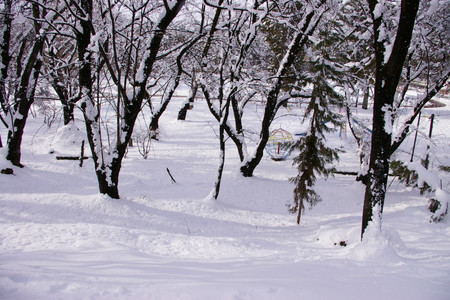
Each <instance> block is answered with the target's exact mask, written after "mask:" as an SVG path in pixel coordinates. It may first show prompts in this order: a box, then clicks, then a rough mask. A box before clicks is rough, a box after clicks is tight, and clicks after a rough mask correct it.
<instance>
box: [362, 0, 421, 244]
mask: <svg viewBox="0 0 450 300" xmlns="http://www.w3.org/2000/svg"><path fill="white" fill-rule="evenodd" d="M368 2H369V7H370V11H371V15H372V19H373V29H374V48H375V58H376V70H375V92H374V107H373V124H372V126H373V129H372V145H371V152H370V161H369V171H368V174H367V177H366V182H365V183H366V192H365V195H364V207H363V214H362V227H361V238H362V237H363V235H364V231H365V229H366V228H367V226H368V224H369V222H370V221H372V220H373V213H374V208H375V209H378V212H377V213H378V216H376V217H377V219H381V216H382V213H383V206H384V200H385V197H386V185H387V179H388V173H389V160H390V157H391V142H392V125H393V116H392V109H393V103H394V96H395V92H396V89H397V86H398V83H399V79H400V75H401V72H402V69H403V64H404V62H405V59H406V55H407V54H408V49H409V45H410V42H411V37H412V32H413V29H414V22H415V19H416V15H417V11H418V8H419V0H402V2H401V12H400V19H399V24H398V28H397V34H396V37H395V41H394V43H393V46H392V52H391V53H390V54H389V57H385V55H386V43H387V40H386V35H385V33H384V32H380V31H382V30H383V29H382V26H384V24H383V14H381V15H380V14H379V13H377V14H376V16H375V14H374V13H375V10H376V8H375V7H376V6H377V5H381V4H379V2H378V0H368ZM377 9H378V10H380V9H381V12H383V9H384V7H378V8H377ZM380 224H381V223H380Z"/></svg>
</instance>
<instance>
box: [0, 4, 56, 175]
mask: <svg viewBox="0 0 450 300" xmlns="http://www.w3.org/2000/svg"><path fill="white" fill-rule="evenodd" d="M42 3H44V4H45V1H44V2H42ZM1 9H2V11H1V13H0V14H1V16H0V17H1V21H0V26H1V28H0V35H1V37H2V40H1V43H0V52H1V53H0V59H1V61H0V69H1V70H0V88H1V92H0V105H1V113H0V120H1V121H2V123H3V124H4V125H5V126H6V128H7V129H8V136H7V140H6V145H7V147H8V151H7V154H6V159H7V160H9V161H10V162H11V163H12V164H13V165H15V166H19V167H23V165H22V163H21V144H22V136H23V132H24V128H25V124H26V121H27V118H28V113H29V110H30V108H31V105H32V104H33V102H34V95H35V91H36V86H37V83H38V78H39V74H40V71H41V67H42V55H41V54H42V51H43V48H44V45H45V39H46V32H47V30H48V28H47V27H46V26H43V25H42V23H41V22H40V20H41V19H43V18H44V17H45V16H46V10H45V9H44V8H42V7H41V6H40V5H39V4H38V3H37V2H32V3H29V2H26V1H24V2H22V1H19V2H17V3H13V1H5V2H4V3H3V4H2V7H1ZM19 11H20V12H21V13H22V14H23V15H24V16H25V17H26V21H25V22H24V23H21V24H17V23H18V22H22V21H21V20H20V21H17V22H14V16H15V14H16V13H18V12H19ZM19 28H20V29H19ZM13 35H14V36H13ZM11 63H12V64H13V65H12V64H11Z"/></svg>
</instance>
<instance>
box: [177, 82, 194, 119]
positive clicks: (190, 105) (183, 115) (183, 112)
mask: <svg viewBox="0 0 450 300" xmlns="http://www.w3.org/2000/svg"><path fill="white" fill-rule="evenodd" d="M197 90H198V85H197V84H194V86H193V87H192V88H191V91H190V93H189V96H188V98H187V99H186V101H185V102H184V105H183V106H182V107H181V108H180V111H179V112H178V117H177V120H180V121H184V120H186V114H187V111H188V110H190V109H192V108H193V107H194V100H195V96H196V95H197Z"/></svg>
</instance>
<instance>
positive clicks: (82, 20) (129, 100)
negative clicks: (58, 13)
mask: <svg viewBox="0 0 450 300" xmlns="http://www.w3.org/2000/svg"><path fill="white" fill-rule="evenodd" d="M184 2H185V1H184V0H178V1H170V2H168V1H163V3H162V4H161V5H157V6H152V5H150V1H138V2H130V3H122V2H115V3H112V2H111V1H107V4H106V5H105V7H104V9H102V7H97V6H95V7H94V6H93V3H92V1H91V0H81V1H71V2H70V3H69V2H67V5H68V6H67V7H68V9H70V10H71V12H72V15H73V16H75V18H76V20H77V22H78V23H79V26H75V27H74V28H73V30H74V31H75V35H76V39H77V47H78V53H79V54H78V60H79V61H80V62H81V68H80V73H79V85H80V89H81V108H82V111H83V114H84V119H85V124H86V129H87V134H88V141H89V145H90V148H91V152H92V157H93V159H94V163H95V172H96V174H97V179H98V182H99V189H100V192H101V193H104V194H107V195H109V196H110V197H111V198H119V191H118V183H119V172H120V169H121V164H122V159H123V157H124V155H125V152H126V148H127V145H128V143H129V141H130V139H131V135H132V132H133V128H134V125H135V121H136V118H137V116H138V114H139V112H140V111H141V108H142V105H143V101H144V100H145V99H146V98H147V95H148V91H147V85H148V82H149V79H150V76H151V74H152V71H153V67H154V64H155V62H156V60H157V58H158V53H159V50H160V48H161V45H162V40H163V38H164V36H165V34H166V31H167V28H168V27H169V25H170V24H171V22H172V21H173V20H174V18H175V17H176V16H177V14H178V12H179V11H180V9H181V8H182V7H183V5H184ZM122 4H123V5H122ZM125 9H126V10H128V11H129V12H130V13H131V16H132V17H131V18H132V19H131V22H130V23H129V24H122V27H121V28H120V30H119V28H118V27H117V26H119V23H118V22H117V20H118V15H119V14H121V13H122V12H123V10H125ZM93 11H94V12H97V13H99V14H100V15H101V16H102V17H103V18H104V19H103V20H102V21H103V22H106V23H107V24H108V26H107V28H106V29H105V31H104V32H101V31H98V32H97V31H96V29H95V25H96V23H95V22H94V20H93ZM155 15H158V16H160V17H159V18H158V19H155V21H152V20H151V19H149V16H155ZM108 22H109V23H108ZM147 25H151V26H150V27H151V36H150V37H149V38H148V39H145V32H144V31H145V29H146V28H145V26H147ZM78 28H80V30H79V29H78ZM127 28H128V29H130V31H128V33H126V31H125V32H124V30H126V29H127ZM108 29H110V31H109V32H108V31H106V30H108ZM141 30H142V32H141ZM141 33H142V34H143V36H140V34H141ZM102 34H103V35H104V36H103V38H107V39H108V40H105V41H110V42H111V47H110V48H111V49H107V48H106V47H105V45H106V44H105V43H103V42H102ZM127 34H128V35H127ZM121 37H124V38H125V41H126V42H127V44H126V45H125V49H128V50H127V51H128V55H126V56H125V57H128V60H125V63H124V64H123V61H121V58H122V57H123V56H121V53H120V50H121V49H123V48H119V44H118V40H119V38H121ZM127 47H128V48H127ZM141 47H142V48H141ZM141 49H142V50H141ZM131 61H132V62H133V63H131ZM94 63H96V64H94ZM122 65H124V66H125V71H122V70H123V69H122ZM100 66H105V68H106V74H107V75H108V78H109V79H110V80H111V81H112V82H113V84H114V87H115V90H117V96H116V97H117V98H116V116H117V118H116V127H117V133H116V137H115V141H114V142H112V143H111V144H110V145H109V146H106V145H105V144H104V143H103V141H102V131H101V124H100V122H101V121H100V116H101V112H100V106H99V105H98V103H97V102H96V100H95V98H94V94H93V93H94V88H93V86H94V82H93V70H95V68H97V70H99V68H100ZM98 74H99V72H97V75H96V76H97V78H96V79H97V80H98V82H97V89H101V88H102V87H101V84H100V81H99V79H100V78H99V75H98Z"/></svg>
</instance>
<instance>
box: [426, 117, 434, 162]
mask: <svg viewBox="0 0 450 300" xmlns="http://www.w3.org/2000/svg"><path fill="white" fill-rule="evenodd" d="M433 123H434V114H432V115H431V117H430V132H429V133H428V138H430V139H431V135H432V134H433ZM428 150H430V145H429V144H428V145H427V156H426V157H425V160H424V162H423V166H424V167H425V169H427V170H428V165H429V164H430V154H429V153H428Z"/></svg>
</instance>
